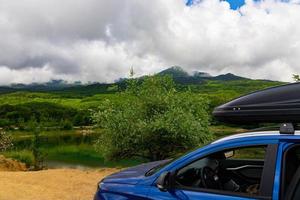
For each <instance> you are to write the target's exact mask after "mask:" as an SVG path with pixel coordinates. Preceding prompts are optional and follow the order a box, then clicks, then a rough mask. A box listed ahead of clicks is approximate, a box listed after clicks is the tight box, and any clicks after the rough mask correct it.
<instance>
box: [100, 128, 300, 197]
mask: <svg viewBox="0 0 300 200" xmlns="http://www.w3.org/2000/svg"><path fill="white" fill-rule="evenodd" d="M299 166H300V132H298V131H296V132H295V134H280V132H279V131H264V132H251V133H244V134H238V135H233V136H229V137H226V138H223V139H220V140H217V141H215V142H213V143H211V144H209V145H207V146H205V147H203V148H200V149H198V150H196V151H194V152H192V153H189V154H187V155H185V156H183V157H181V158H179V159H177V160H174V161H172V160H164V161H158V162H152V163H148V164H143V165H140V166H137V167H133V168H129V169H126V170H124V171H121V172H119V173H116V174H113V175H110V176H108V177H106V178H105V179H103V180H102V181H101V182H100V183H99V185H98V191H97V193H96V195H95V200H100V199H103V200H104V199H105V200H108V199H113V200H123V199H124V200H125V199H153V200H154V199H162V200H163V199H166V200H173V199H182V200H188V199H203V200H217V199H222V200H226V199H233V200H234V199H274V200H277V199H295V200H296V199H300V167H299Z"/></svg>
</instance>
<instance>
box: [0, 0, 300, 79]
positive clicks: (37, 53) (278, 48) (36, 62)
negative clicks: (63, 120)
mask: <svg viewBox="0 0 300 200" xmlns="http://www.w3.org/2000/svg"><path fill="white" fill-rule="evenodd" d="M194 1H196V2H194V4H193V5H190V6H186V2H185V1H184V0H151V1H149V0H42V1H41V0H22V1H18V0H0V84H9V83H16V82H23V83H29V82H43V81H48V80H50V79H65V80H68V81H75V80H81V81H99V82H111V81H114V80H116V79H118V78H119V77H124V76H128V72H129V69H130V67H131V66H133V67H134V70H135V72H136V74H137V75H142V74H153V73H155V72H158V71H160V70H162V69H165V68H167V67H169V66H173V65H180V66H182V67H183V68H184V69H186V70H187V71H189V72H192V71H195V70H199V71H206V72H209V73H212V74H220V73H227V72H232V73H235V74H238V75H241V76H246V77H251V78H265V79H273V80H284V81H289V80H291V76H292V74H293V73H300V1H299V0H290V1H288V2H287V0H285V2H280V1H279V0H278V1H275V0H265V1H255V2H253V1H252V0H246V2H245V4H244V5H242V6H241V7H240V8H239V9H232V8H233V7H236V5H234V4H231V5H230V4H229V3H228V2H226V1H219V0H194ZM228 1H229V2H233V0H228ZM197 2H198V3H197ZM239 2H243V0H239Z"/></svg>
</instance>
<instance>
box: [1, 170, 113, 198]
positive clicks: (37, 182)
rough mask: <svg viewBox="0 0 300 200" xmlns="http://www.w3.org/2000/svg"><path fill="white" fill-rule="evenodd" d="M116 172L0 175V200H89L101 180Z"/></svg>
mask: <svg viewBox="0 0 300 200" xmlns="http://www.w3.org/2000/svg"><path fill="white" fill-rule="evenodd" d="M116 171H118V169H101V170H93V171H90V170H89V171H83V170H76V169H56V170H43V171H37V172H6V171H0V200H41V199H43V200H89V199H93V195H94V193H95V191H96V185H97V182H98V181H99V180H101V179H102V178H103V177H105V176H107V175H109V174H111V173H114V172H116Z"/></svg>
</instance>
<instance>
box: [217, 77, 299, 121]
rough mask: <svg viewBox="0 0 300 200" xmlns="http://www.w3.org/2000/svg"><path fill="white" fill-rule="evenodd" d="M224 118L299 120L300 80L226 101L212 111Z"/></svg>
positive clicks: (221, 118)
mask: <svg viewBox="0 0 300 200" xmlns="http://www.w3.org/2000/svg"><path fill="white" fill-rule="evenodd" d="M213 115H214V117H215V118H216V119H218V120H219V121H221V122H227V123H233V124H249V123H258V122H263V123H284V122H290V123H299V122H300V83H293V84H288V85H283V86H277V87H272V88H268V89H265V90H261V91H257V92H253V93H250V94H248V95H245V96H242V97H239V98H237V99H234V100H232V101H230V102H228V103H226V104H223V105H221V106H219V107H217V108H215V110H214V111H213Z"/></svg>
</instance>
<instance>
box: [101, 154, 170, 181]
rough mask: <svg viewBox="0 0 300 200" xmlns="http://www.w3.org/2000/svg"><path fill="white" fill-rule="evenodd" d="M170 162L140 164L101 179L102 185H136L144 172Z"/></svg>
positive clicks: (143, 176)
mask: <svg viewBox="0 0 300 200" xmlns="http://www.w3.org/2000/svg"><path fill="white" fill-rule="evenodd" d="M169 161H170V160H161V161H155V162H150V163H145V164H141V165H138V166H135V167H131V168H127V169H125V170H122V171H120V172H117V173H114V174H112V175H110V176H107V177H106V178H105V179H103V181H102V182H103V183H121V184H122V183H124V184H137V183H138V182H139V181H141V180H142V179H143V178H145V174H146V172H148V171H149V170H150V169H152V168H154V167H156V166H158V165H162V164H164V163H167V162H169Z"/></svg>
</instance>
